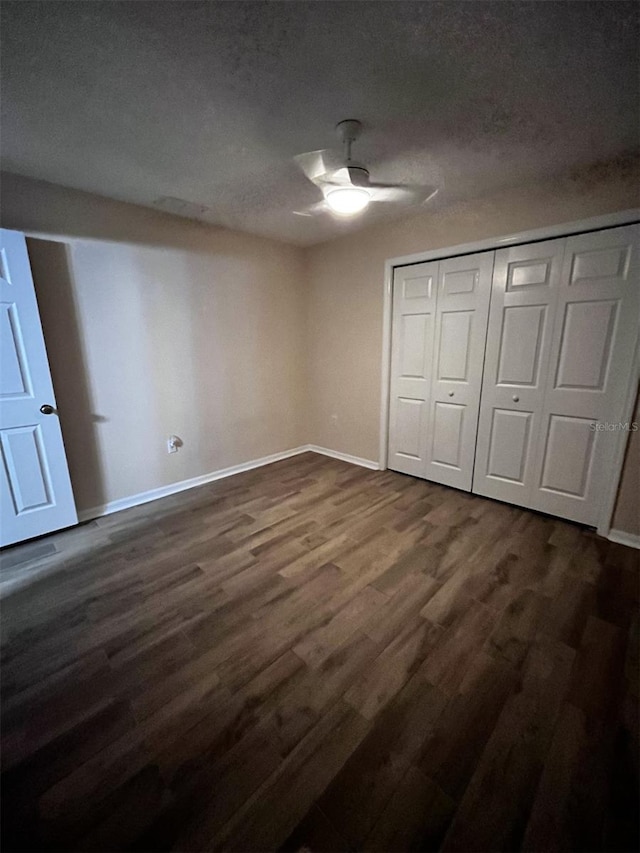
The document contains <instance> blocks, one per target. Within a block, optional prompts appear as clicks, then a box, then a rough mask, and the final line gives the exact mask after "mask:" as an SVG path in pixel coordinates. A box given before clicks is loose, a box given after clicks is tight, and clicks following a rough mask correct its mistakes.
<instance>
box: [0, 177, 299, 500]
mask: <svg viewBox="0 0 640 853" xmlns="http://www.w3.org/2000/svg"><path fill="white" fill-rule="evenodd" d="M2 224H3V227H6V228H14V229H17V230H20V231H25V232H26V233H27V234H28V235H34V238H32V239H29V242H28V245H29V254H30V257H31V262H32V267H33V271H34V279H35V281H36V290H37V294H38V302H39V306H40V312H41V316H42V323H43V327H44V332H45V338H46V342H47V348H48V353H49V360H50V363H51V370H52V374H53V380H54V386H55V389H56V396H57V402H58V405H59V407H60V410H61V420H62V427H63V432H64V438H65V445H66V449H67V456H68V459H69V467H70V471H71V477H72V481H73V488H74V493H75V496H76V503H77V505H78V508H79V509H80V510H83V509H87V508H91V507H94V506H98V505H100V504H104V503H106V502H109V501H114V500H117V499H120V498H126V497H129V496H131V495H135V494H138V493H140V492H144V491H147V490H149V489H155V488H158V487H161V486H165V485H168V484H171V483H174V482H177V481H180V480H184V479H187V478H191V477H196V476H199V475H202V474H207V473H208V472H211V471H215V470H217V469H220V468H225V467H227V466H230V465H235V464H238V463H241V462H245V461H248V460H251V459H255V458H259V457H262V456H266V455H268V454H271V453H276V452H278V451H282V450H288V449H290V448H293V447H296V446H298V445H300V444H301V443H302V442H303V440H304V435H303V425H302V423H301V420H300V419H301V413H303V412H304V397H303V383H304V349H303V346H304V335H303V329H302V326H301V322H300V320H301V317H302V316H303V314H304V311H303V303H302V294H303V280H302V259H301V253H300V250H299V249H295V248H293V247H290V246H286V245H284V244H280V243H276V242H272V241H269V240H265V239H262V238H256V237H251V236H248V235H244V234H239V233H234V232H231V231H227V230H222V229H215V228H211V227H208V226H201V225H199V224H197V223H191V222H189V221H187V220H184V219H179V218H175V217H171V216H166V215H164V214H157V213H154V212H153V211H148V210H145V209H144V208H138V207H136V206H133V205H128V204H121V203H118V202H114V201H109V200H107V199H103V198H99V197H97V196H92V195H88V194H85V193H79V192H75V191H73V190H66V189H63V188H60V187H55V186H53V185H51V184H44V183H40V182H33V181H27V180H25V179H22V178H17V177H15V176H3V181H2ZM171 433H175V434H177V435H179V436H180V437H181V438H182V439H183V441H184V447H182V448H181V449H180V450H179V452H178V453H175V454H171V455H169V454H168V453H167V450H166V440H167V437H168V435H169V434H171Z"/></svg>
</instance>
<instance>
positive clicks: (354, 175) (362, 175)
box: [347, 163, 369, 187]
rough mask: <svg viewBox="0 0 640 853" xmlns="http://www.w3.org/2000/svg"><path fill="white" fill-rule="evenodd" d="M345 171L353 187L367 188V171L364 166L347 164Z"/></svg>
mask: <svg viewBox="0 0 640 853" xmlns="http://www.w3.org/2000/svg"><path fill="white" fill-rule="evenodd" d="M347 171H348V172H349V180H350V181H351V183H352V184H353V186H354V187H367V186H369V170H368V169H365V167H364V166H361V165H360V164H357V165H356V164H355V163H349V165H348V166H347Z"/></svg>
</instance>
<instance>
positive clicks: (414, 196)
mask: <svg viewBox="0 0 640 853" xmlns="http://www.w3.org/2000/svg"><path fill="white" fill-rule="evenodd" d="M369 188H370V189H372V190H373V201H408V200H413V201H414V203H419V204H426V203H427V202H428V201H430V200H431V199H432V198H433V197H434V196H435V195H436V193H437V192H438V188H437V187H421V186H417V185H415V184H414V185H411V184H370V185H369Z"/></svg>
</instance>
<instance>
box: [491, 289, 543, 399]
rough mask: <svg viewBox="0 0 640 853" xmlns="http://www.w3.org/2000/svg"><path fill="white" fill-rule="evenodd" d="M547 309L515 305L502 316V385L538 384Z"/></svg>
mask: <svg viewBox="0 0 640 853" xmlns="http://www.w3.org/2000/svg"><path fill="white" fill-rule="evenodd" d="M546 315H547V306H546V305H512V306H511V307H510V308H505V309H504V312H503V314H502V335H501V340H500V345H499V350H498V352H499V354H500V355H499V359H500V360H499V363H498V375H497V377H496V383H497V384H498V385H532V386H535V385H537V384H538V379H539V372H540V352H541V349H542V340H543V334H544V330H545V321H546Z"/></svg>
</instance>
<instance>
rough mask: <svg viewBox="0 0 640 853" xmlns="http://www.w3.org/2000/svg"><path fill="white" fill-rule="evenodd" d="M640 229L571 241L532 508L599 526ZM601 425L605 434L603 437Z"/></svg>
mask: <svg viewBox="0 0 640 853" xmlns="http://www.w3.org/2000/svg"><path fill="white" fill-rule="evenodd" d="M639 243H640V227H639V226H627V227H624V228H613V229H609V230H606V231H599V232H595V233H592V234H581V235H578V236H576V237H569V238H567V241H566V251H565V257H564V264H563V272H562V277H561V284H560V288H559V299H558V306H557V321H556V324H555V328H554V333H553V339H552V342H551V355H550V370H549V379H548V384H547V391H546V394H545V398H544V403H543V407H542V413H541V415H542V428H541V434H540V439H539V442H538V447H537V451H536V462H535V468H536V473H535V482H534V492H533V495H532V503H531V505H532V506H533V507H534V508H535V509H539V510H541V511H544V512H549V513H553V514H554V515H561V516H563V517H565V518H570V519H573V520H574V521H580V522H583V523H584V524H591V525H596V524H597V523H598V519H599V510H600V504H601V500H602V498H603V495H604V493H605V490H606V484H607V477H608V472H609V471H610V466H611V463H612V458H613V453H614V451H615V440H614V439H615V433H616V429H615V428H614V429H611V428H609V429H607V428H606V427H605V425H606V424H607V423H608V424H617V423H618V422H619V421H620V420H621V418H622V407H623V405H624V399H625V396H626V389H627V387H628V382H629V375H630V370H631V369H632V354H633V347H634V342H635V338H636V334H637V329H638V323H639V299H638V290H639V285H640V282H639V280H638V279H639V276H640V270H639V264H638V247H639ZM598 424H601V425H602V427H603V428H601V429H598V428H597V425H598Z"/></svg>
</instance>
